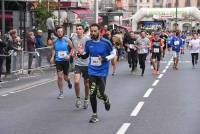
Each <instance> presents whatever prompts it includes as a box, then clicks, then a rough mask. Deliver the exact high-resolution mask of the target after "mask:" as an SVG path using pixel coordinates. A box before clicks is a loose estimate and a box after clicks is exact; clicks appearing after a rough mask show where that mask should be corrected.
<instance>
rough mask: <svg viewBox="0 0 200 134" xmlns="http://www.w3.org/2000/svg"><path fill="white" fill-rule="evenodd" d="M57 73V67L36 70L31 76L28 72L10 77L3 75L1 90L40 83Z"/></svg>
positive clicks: (10, 75)
mask: <svg viewBox="0 0 200 134" xmlns="http://www.w3.org/2000/svg"><path fill="white" fill-rule="evenodd" d="M55 73H56V69H55V67H51V68H47V69H41V70H34V71H32V72H31V73H30V74H28V72H27V71H24V72H23V73H22V72H20V73H15V74H9V75H2V82H1V83H0V90H2V89H6V88H14V87H16V86H19V85H23V84H27V83H32V82H33V81H38V80H40V79H44V78H52V77H54V76H56V75H55Z"/></svg>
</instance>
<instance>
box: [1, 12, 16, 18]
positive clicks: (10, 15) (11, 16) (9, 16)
mask: <svg viewBox="0 0 200 134" xmlns="http://www.w3.org/2000/svg"><path fill="white" fill-rule="evenodd" d="M0 18H2V13H0ZM12 18H13V15H12V13H5V19H12Z"/></svg>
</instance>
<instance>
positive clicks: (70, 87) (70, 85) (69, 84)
mask: <svg viewBox="0 0 200 134" xmlns="http://www.w3.org/2000/svg"><path fill="white" fill-rule="evenodd" d="M68 88H69V89H72V83H71V82H70V81H69V82H68Z"/></svg>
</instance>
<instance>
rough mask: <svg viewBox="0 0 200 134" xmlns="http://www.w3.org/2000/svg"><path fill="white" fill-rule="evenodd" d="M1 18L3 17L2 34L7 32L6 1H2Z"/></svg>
mask: <svg viewBox="0 0 200 134" xmlns="http://www.w3.org/2000/svg"><path fill="white" fill-rule="evenodd" d="M1 10H2V12H1V19H2V35H4V34H5V2H4V0H2V1H1Z"/></svg>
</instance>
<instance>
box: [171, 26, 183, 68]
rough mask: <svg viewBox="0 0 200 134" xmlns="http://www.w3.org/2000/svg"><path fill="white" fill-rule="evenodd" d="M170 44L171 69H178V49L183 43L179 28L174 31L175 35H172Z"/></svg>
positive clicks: (179, 49)
mask: <svg viewBox="0 0 200 134" xmlns="http://www.w3.org/2000/svg"><path fill="white" fill-rule="evenodd" d="M170 44H171V46H172V52H173V61H174V64H173V69H175V70H178V63H179V57H180V51H181V47H182V45H183V42H182V39H181V37H180V31H179V30H178V31H176V35H175V36H173V37H172V39H171V43H170Z"/></svg>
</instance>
